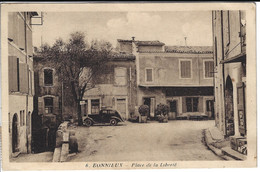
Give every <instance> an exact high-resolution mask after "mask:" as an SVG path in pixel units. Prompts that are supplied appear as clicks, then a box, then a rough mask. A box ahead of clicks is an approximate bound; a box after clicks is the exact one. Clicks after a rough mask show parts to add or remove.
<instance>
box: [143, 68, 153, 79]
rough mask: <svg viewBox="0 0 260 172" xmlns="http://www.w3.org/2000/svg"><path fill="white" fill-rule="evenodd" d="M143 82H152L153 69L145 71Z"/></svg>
mask: <svg viewBox="0 0 260 172" xmlns="http://www.w3.org/2000/svg"><path fill="white" fill-rule="evenodd" d="M145 81H146V82H153V69H145Z"/></svg>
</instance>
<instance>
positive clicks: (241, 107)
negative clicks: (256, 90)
mask: <svg viewBox="0 0 260 172" xmlns="http://www.w3.org/2000/svg"><path fill="white" fill-rule="evenodd" d="M237 110H238V123H239V132H240V133H241V134H243V135H245V134H246V111H245V85H244V83H243V82H241V83H238V84H237Z"/></svg>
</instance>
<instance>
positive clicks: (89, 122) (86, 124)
mask: <svg viewBox="0 0 260 172" xmlns="http://www.w3.org/2000/svg"><path fill="white" fill-rule="evenodd" d="M92 124H93V122H92V121H91V120H90V119H85V120H84V125H85V126H87V127H90V126H91V125H92Z"/></svg>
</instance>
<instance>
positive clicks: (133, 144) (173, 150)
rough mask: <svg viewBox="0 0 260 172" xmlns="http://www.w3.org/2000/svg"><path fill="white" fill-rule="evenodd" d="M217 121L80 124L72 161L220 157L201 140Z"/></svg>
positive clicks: (202, 158) (187, 159) (177, 159)
mask: <svg viewBox="0 0 260 172" xmlns="http://www.w3.org/2000/svg"><path fill="white" fill-rule="evenodd" d="M212 126H214V121H213V120H210V121H187V120H185V121H180V120H174V121H169V122H168V123H158V122H150V123H142V124H141V123H130V122H125V123H123V124H122V123H121V125H120V124H119V126H115V127H113V126H103V125H102V126H101V125H99V126H91V127H89V128H87V127H78V129H77V132H76V135H77V137H78V143H79V151H80V152H79V153H78V154H77V155H76V156H73V157H70V159H69V161H74V162H87V161H157V160H162V161H183V160H185V161H189V160H190V161H192V160H193V161H198V160H221V159H220V158H219V157H218V156H216V155H215V154H213V153H212V152H211V151H210V150H208V149H207V147H206V146H205V145H204V144H203V142H202V130H203V129H206V128H209V127H212Z"/></svg>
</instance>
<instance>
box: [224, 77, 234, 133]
mask: <svg viewBox="0 0 260 172" xmlns="http://www.w3.org/2000/svg"><path fill="white" fill-rule="evenodd" d="M225 112H226V113H225V124H226V136H227V137H228V136H233V135H234V134H235V127H234V105H233V84H232V80H231V78H230V76H228V77H227V80H226V88H225Z"/></svg>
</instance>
